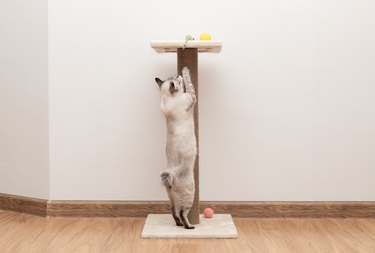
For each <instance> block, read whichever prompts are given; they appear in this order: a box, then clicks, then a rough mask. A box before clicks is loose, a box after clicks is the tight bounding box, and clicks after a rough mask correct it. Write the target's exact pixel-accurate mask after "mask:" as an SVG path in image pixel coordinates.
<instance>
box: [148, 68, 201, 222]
mask: <svg viewBox="0 0 375 253" xmlns="http://www.w3.org/2000/svg"><path fill="white" fill-rule="evenodd" d="M155 81H156V83H157V84H158V85H159V88H160V98H161V102H160V107H161V111H162V112H163V114H164V115H165V118H166V122H167V147H166V153H167V168H166V169H165V170H163V171H161V173H160V176H161V181H162V183H163V185H164V186H165V188H166V191H167V193H168V196H169V199H170V202H171V212H172V216H173V218H174V220H175V222H176V225H177V226H184V227H185V228H186V229H193V228H194V226H192V225H191V224H190V222H189V220H188V217H187V215H188V213H189V211H190V208H191V206H192V205H193V200H194V191H195V186H194V163H195V157H196V154H197V142H196V138H195V132H194V118H193V112H194V105H195V102H196V95H195V90H194V87H193V84H192V82H191V79H190V71H189V69H188V68H187V67H184V68H183V69H182V77H181V76H179V75H175V76H172V77H169V78H167V79H166V80H164V81H162V80H161V79H159V78H155Z"/></svg>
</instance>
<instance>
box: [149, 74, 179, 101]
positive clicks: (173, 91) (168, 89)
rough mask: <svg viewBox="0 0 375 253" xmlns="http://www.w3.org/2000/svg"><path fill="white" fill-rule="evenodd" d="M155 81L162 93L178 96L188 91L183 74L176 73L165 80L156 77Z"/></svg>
mask: <svg viewBox="0 0 375 253" xmlns="http://www.w3.org/2000/svg"><path fill="white" fill-rule="evenodd" d="M155 81H156V83H157V84H158V85H159V88H160V93H161V95H166V96H177V95H179V94H182V93H185V92H186V88H185V83H184V80H183V78H182V76H179V75H174V76H171V77H168V78H167V79H165V80H164V81H162V80H161V79H159V78H158V77H157V78H155Z"/></svg>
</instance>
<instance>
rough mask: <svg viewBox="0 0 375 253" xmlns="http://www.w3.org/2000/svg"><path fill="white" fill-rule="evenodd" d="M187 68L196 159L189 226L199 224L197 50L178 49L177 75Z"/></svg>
mask: <svg viewBox="0 0 375 253" xmlns="http://www.w3.org/2000/svg"><path fill="white" fill-rule="evenodd" d="M185 66H186V67H188V68H189V70H190V77H191V81H192V83H193V85H194V89H195V94H196V96H197V101H196V103H195V108H194V122H195V123H194V124H195V127H194V128H195V129H194V130H195V137H196V139H197V157H196V159H195V165H194V181H195V195H194V202H193V206H192V207H191V209H190V212H189V215H188V218H189V221H190V223H191V224H199V117H198V49H197V48H185V49H182V48H178V50H177V73H179V74H180V75H181V74H182V68H183V67H185Z"/></svg>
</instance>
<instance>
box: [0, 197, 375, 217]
mask: <svg viewBox="0 0 375 253" xmlns="http://www.w3.org/2000/svg"><path fill="white" fill-rule="evenodd" d="M206 207H211V208H213V209H214V210H215V212H216V213H230V214H232V215H233V216H234V217H244V218H375V201H303V202H302V201H281V202H280V201H269V202H264V201H201V202H200V209H201V211H202V210H203V209H204V208H206ZM0 209H4V210H10V211H16V212H22V213H29V214H35V215H39V216H51V217H146V216H147V214H149V213H169V202H167V201H71V200H50V201H47V200H44V199H35V198H29V197H21V196H14V195H9V194H1V193H0Z"/></svg>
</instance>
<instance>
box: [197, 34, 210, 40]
mask: <svg viewBox="0 0 375 253" xmlns="http://www.w3.org/2000/svg"><path fill="white" fill-rule="evenodd" d="M199 39H200V40H211V39H212V37H211V34H209V33H202V35H201V37H200V38H199Z"/></svg>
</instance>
